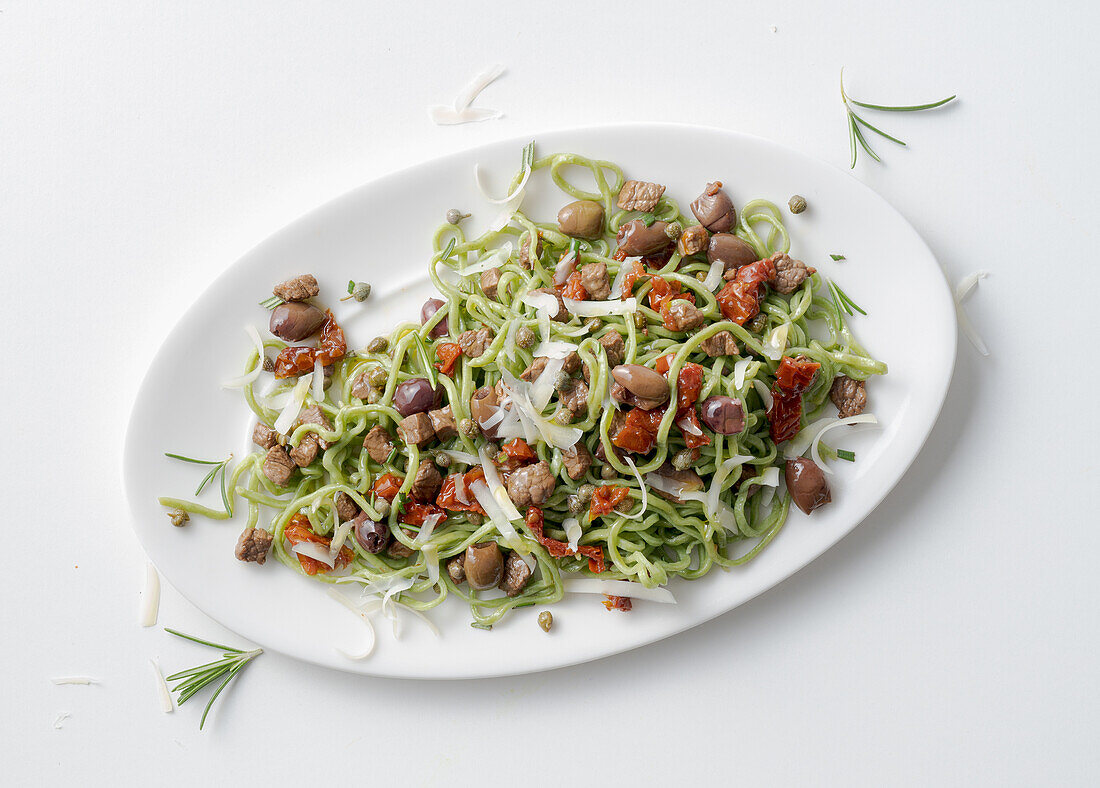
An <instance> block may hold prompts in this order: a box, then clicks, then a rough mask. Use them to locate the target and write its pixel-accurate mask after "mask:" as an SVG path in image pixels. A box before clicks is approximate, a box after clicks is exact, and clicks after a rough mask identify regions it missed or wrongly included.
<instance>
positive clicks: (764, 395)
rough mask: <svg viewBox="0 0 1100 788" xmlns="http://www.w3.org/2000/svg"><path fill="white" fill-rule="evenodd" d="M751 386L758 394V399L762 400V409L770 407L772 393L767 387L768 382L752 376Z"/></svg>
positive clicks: (769, 408)
mask: <svg viewBox="0 0 1100 788" xmlns="http://www.w3.org/2000/svg"><path fill="white" fill-rule="evenodd" d="M752 387H753V388H754V389H756V393H757V394H759V395H760V399H761V400H762V401H763V402H764V410H771V409H772V393H771V390H770V389H769V388H768V384H767V383H765V382H764V381H762V380H757V379H756V378H753V381H752Z"/></svg>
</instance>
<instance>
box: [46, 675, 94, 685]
mask: <svg viewBox="0 0 1100 788" xmlns="http://www.w3.org/2000/svg"><path fill="white" fill-rule="evenodd" d="M50 681H52V682H53V683H54V684H98V683H99V679H93V678H92V677H91V676H57V677H55V678H52V679H50Z"/></svg>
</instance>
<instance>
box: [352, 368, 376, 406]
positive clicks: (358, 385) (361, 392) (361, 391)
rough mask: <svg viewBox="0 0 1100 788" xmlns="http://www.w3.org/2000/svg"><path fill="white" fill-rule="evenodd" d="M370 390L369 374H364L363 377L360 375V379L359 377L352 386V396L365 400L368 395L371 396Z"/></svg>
mask: <svg viewBox="0 0 1100 788" xmlns="http://www.w3.org/2000/svg"><path fill="white" fill-rule="evenodd" d="M370 390H371V385H370V373H369V372H364V373H363V374H362V375H359V377H357V378H356V379H355V381H354V382H353V383H352V384H351V395H352V396H353V397H358V398H359V399H363V400H365V399H366V398H367V395H368V394H370Z"/></svg>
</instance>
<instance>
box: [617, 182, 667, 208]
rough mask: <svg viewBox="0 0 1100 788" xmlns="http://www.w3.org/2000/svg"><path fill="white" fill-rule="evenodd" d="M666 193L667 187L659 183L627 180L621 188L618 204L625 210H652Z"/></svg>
mask: <svg viewBox="0 0 1100 788" xmlns="http://www.w3.org/2000/svg"><path fill="white" fill-rule="evenodd" d="M664 193H665V187H664V186H662V185H661V184H659V183H648V182H647V181H627V182H626V183H624V184H623V188H622V189H620V190H619V201H618V205H619V208H621V209H622V210H624V211H643V212H648V211H652V210H653V209H654V208H656V207H657V201H658V200H660V199H661V195H663V194H664Z"/></svg>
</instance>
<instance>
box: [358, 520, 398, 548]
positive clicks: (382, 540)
mask: <svg viewBox="0 0 1100 788" xmlns="http://www.w3.org/2000/svg"><path fill="white" fill-rule="evenodd" d="M355 541H357V542H358V543H359V546H360V547H362V548H363V549H364V550H366V551H367V552H368V553H381V552H382V551H383V550H385V549H386V545H388V544H389V543H390V527H389V526H388V525H386V524H385V523H376V522H375V521H374V520H371V519H370V518H369V517H368V516H367V513H366V512H360V513H359V516H358V517H356V518H355Z"/></svg>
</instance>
